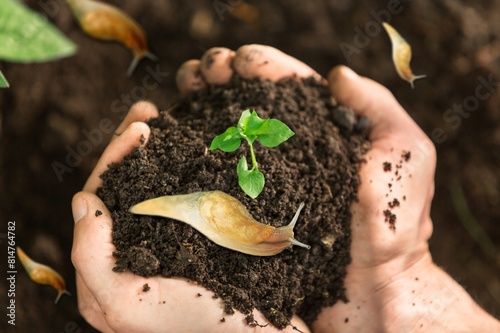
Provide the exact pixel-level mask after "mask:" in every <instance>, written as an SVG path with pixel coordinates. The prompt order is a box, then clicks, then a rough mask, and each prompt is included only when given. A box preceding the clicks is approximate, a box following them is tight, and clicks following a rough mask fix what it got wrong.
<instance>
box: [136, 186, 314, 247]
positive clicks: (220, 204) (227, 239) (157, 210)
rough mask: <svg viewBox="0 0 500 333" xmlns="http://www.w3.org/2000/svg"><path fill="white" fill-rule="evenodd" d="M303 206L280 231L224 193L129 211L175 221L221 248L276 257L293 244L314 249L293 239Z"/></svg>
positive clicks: (182, 197)
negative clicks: (186, 225) (255, 217)
mask: <svg viewBox="0 0 500 333" xmlns="http://www.w3.org/2000/svg"><path fill="white" fill-rule="evenodd" d="M303 207H304V203H301V204H300V206H299V209H297V212H296V213H295V216H294V217H293V219H292V222H290V224H288V225H287V226H283V227H279V228H275V227H273V226H270V225H266V224H263V223H260V222H257V221H255V220H254V218H253V217H252V216H251V215H250V213H249V212H248V210H247V209H246V208H245V206H244V205H243V204H242V203H241V202H240V201H239V200H238V199H236V198H234V197H232V196H230V195H229V194H226V193H224V192H221V191H211V192H195V193H191V194H181V195H172V196H164V197H159V198H154V199H150V200H146V201H143V202H141V203H138V204H136V205H134V206H132V207H131V208H130V212H131V213H133V214H142V215H155V216H162V217H168V218H172V219H176V220H178V221H181V222H184V223H187V224H189V225H190V226H192V227H193V228H195V229H196V230H198V231H199V232H201V233H202V234H203V235H205V236H206V237H207V238H208V239H210V240H211V241H212V242H214V243H216V244H218V245H220V246H223V247H226V248H228V249H231V250H234V251H238V252H241V253H245V254H250V255H253V256H273V255H275V254H278V253H280V252H282V251H283V250H284V249H286V248H290V247H291V246H292V245H297V246H301V247H305V248H307V249H309V248H311V247H310V246H309V245H306V244H303V243H301V242H299V241H298V240H296V239H295V238H293V236H294V234H293V227H294V226H295V223H296V222H297V219H298V218H299V214H300V211H301V210H302V208H303Z"/></svg>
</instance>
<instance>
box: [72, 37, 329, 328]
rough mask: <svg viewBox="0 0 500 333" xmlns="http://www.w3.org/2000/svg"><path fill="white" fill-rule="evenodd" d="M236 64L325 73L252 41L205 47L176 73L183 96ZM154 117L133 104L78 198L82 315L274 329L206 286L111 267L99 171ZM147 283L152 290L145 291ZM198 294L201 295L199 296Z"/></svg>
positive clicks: (133, 143)
mask: <svg viewBox="0 0 500 333" xmlns="http://www.w3.org/2000/svg"><path fill="white" fill-rule="evenodd" d="M233 70H236V71H237V72H238V74H239V75H240V76H242V77H244V78H253V77H257V76H259V77H263V78H266V79H271V80H278V79H280V78H283V77H287V76H293V75H297V77H308V76H311V75H314V76H316V77H317V78H320V76H319V75H318V74H317V73H316V72H314V71H313V70H312V69H311V68H309V67H308V66H306V65H305V64H303V63H302V62H300V61H298V60H296V59H294V58H292V57H289V56H288V55H285V54H283V53H282V52H280V51H278V50H276V49H274V48H272V47H267V46H259V45H247V46H243V47H241V48H240V49H239V50H238V51H237V52H236V53H235V52H233V51H230V50H228V49H224V48H214V49H211V50H209V51H207V52H206V53H205V55H204V56H203V57H202V59H201V62H200V61H199V60H191V61H188V62H186V63H184V64H183V65H182V66H181V68H180V69H179V71H178V73H177V85H178V87H179V90H180V92H181V95H187V94H188V93H189V92H190V91H193V90H199V89H205V87H206V86H207V85H209V84H221V83H225V82H227V81H228V80H229V78H230V77H231V75H232V74H233ZM157 116H158V111H157V109H156V108H155V107H154V106H153V105H152V104H150V103H147V102H140V103H137V104H135V105H134V106H133V107H132V108H131V110H130V112H129V114H128V115H127V117H126V118H125V119H124V120H123V122H122V124H121V125H120V126H119V128H118V129H117V131H116V132H117V133H119V136H117V137H114V138H113V140H112V141H111V143H110V144H109V146H108V147H107V148H106V150H105V151H104V153H103V155H102V156H101V158H100V160H99V162H98V163H97V165H96V167H95V169H94V170H93V172H92V174H91V175H90V178H89V179H88V181H87V183H86V184H85V186H84V188H83V191H82V192H79V193H77V194H76V195H75V196H74V198H73V202H72V208H73V216H74V220H75V229H74V242H73V250H72V261H73V264H74V266H75V268H76V283H77V289H78V291H77V294H78V306H79V309H80V313H81V314H82V316H83V317H84V318H85V319H86V320H87V321H88V322H89V323H90V324H91V325H92V326H94V327H95V328H96V329H98V330H100V331H102V332H204V333H206V332H221V331H224V332H252V331H253V332H256V331H258V332H277V331H278V330H277V329H276V328H274V327H272V326H271V325H269V326H267V327H250V326H248V325H247V324H246V320H245V315H243V314H242V313H240V312H236V313H235V314H234V315H231V316H228V315H225V314H224V310H223V305H222V303H221V301H220V300H216V299H213V298H212V294H211V293H210V292H208V290H207V289H205V288H203V287H201V286H198V285H195V284H193V283H189V282H187V281H186V280H185V279H181V278H164V277H152V278H144V277H141V276H138V275H134V274H133V273H131V272H123V273H116V272H113V271H112V268H113V267H114V265H115V258H114V257H113V252H114V251H115V246H114V245H113V241H112V232H111V230H112V223H113V221H112V219H111V215H110V212H109V211H108V209H107V208H106V207H105V205H104V204H103V202H102V201H101V200H100V199H99V198H98V197H97V196H96V195H95V192H96V190H97V188H98V187H99V186H100V185H101V179H100V178H99V176H100V175H101V174H102V173H103V172H104V171H106V170H107V168H108V165H110V164H111V163H114V162H120V161H121V160H122V159H123V158H124V157H125V156H126V155H127V154H129V153H130V152H131V151H132V149H133V148H134V147H137V146H143V145H145V144H146V142H147V139H148V138H149V134H150V129H149V127H148V126H147V125H146V124H145V123H144V121H146V120H147V119H149V118H153V117H157ZM142 138H145V139H146V140H142ZM141 141H143V143H141ZM97 211H100V212H101V213H102V214H101V215H99V213H97ZM145 284H147V285H148V286H149V288H150V290H149V291H148V292H143V286H144V285H145ZM197 294H201V295H203V296H202V297H197ZM253 315H254V318H255V320H256V321H257V322H259V323H266V322H267V320H266V319H265V318H264V316H263V315H262V314H261V313H260V312H258V311H257V310H254V312H253ZM222 318H224V319H225V322H224V323H222V322H221V319H222ZM291 325H292V326H296V328H297V329H299V330H300V331H302V332H309V329H308V328H307V327H306V325H305V324H304V323H303V322H302V321H301V320H300V319H299V318H298V317H294V318H292V322H291ZM292 326H288V327H286V328H285V330H284V332H293V331H294V329H293V327H292ZM295 332H296V331H295Z"/></svg>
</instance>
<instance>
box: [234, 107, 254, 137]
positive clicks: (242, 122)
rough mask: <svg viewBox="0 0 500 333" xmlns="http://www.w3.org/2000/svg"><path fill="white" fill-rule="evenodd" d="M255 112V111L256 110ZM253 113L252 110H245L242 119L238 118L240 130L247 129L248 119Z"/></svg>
mask: <svg viewBox="0 0 500 333" xmlns="http://www.w3.org/2000/svg"><path fill="white" fill-rule="evenodd" d="M254 112H255V111H254ZM250 115H251V113H250V110H245V111H243V112H242V113H241V117H240V120H238V125H237V126H238V130H240V132H241V133H245V129H246V127H247V120H248V118H249V117H250Z"/></svg>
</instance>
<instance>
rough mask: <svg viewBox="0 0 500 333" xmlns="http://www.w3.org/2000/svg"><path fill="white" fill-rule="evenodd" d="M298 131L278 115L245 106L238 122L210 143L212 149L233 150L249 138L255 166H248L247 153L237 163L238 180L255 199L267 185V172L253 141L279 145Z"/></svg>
mask: <svg viewBox="0 0 500 333" xmlns="http://www.w3.org/2000/svg"><path fill="white" fill-rule="evenodd" d="M294 134H295V133H294V132H293V131H292V130H291V129H290V128H289V127H288V126H287V125H285V124H284V123H282V122H281V121H279V120H277V119H262V118H260V117H259V116H258V115H257V112H255V110H254V111H252V112H251V113H250V110H245V111H243V113H242V114H241V117H240V120H238V124H237V125H236V127H235V126H231V127H229V128H228V129H227V130H226V131H225V132H224V133H222V134H221V135H217V136H216V137H215V138H214V139H213V140H212V144H211V145H210V150H215V149H220V150H222V151H225V152H232V151H235V150H236V149H238V148H239V147H240V145H241V140H242V139H245V140H246V141H247V142H248V146H249V147H250V157H251V159H252V168H251V169H250V170H249V169H248V163H247V159H246V157H245V156H243V157H242V158H241V159H240V160H239V162H238V166H237V167H236V172H237V174H238V184H239V185H240V187H241V189H242V190H243V191H244V192H245V193H246V194H247V195H248V196H249V197H251V198H252V199H255V198H257V197H258V196H259V194H260V193H261V192H262V190H263V189H264V183H265V179H264V175H263V174H262V172H260V170H259V166H258V164H257V159H256V158H255V152H254V149H253V143H254V142H255V140H257V139H258V140H259V142H260V143H261V144H262V145H263V146H265V147H269V148H272V147H276V146H278V145H279V144H281V143H283V142H285V141H286V140H288V139H289V138H290V137H292V136H293V135H294Z"/></svg>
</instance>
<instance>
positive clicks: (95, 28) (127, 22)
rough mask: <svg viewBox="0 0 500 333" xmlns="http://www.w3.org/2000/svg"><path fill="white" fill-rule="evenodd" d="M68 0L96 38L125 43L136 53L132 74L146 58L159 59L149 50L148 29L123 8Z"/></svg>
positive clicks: (128, 71)
mask: <svg viewBox="0 0 500 333" xmlns="http://www.w3.org/2000/svg"><path fill="white" fill-rule="evenodd" d="M67 1H68V4H69V6H70V8H71V10H72V11H73V14H74V15H75V16H76V18H77V20H78V23H79V24H80V27H81V28H82V30H83V31H85V33H87V34H88V35H90V36H91V37H94V38H96V39H101V40H114V41H118V42H121V43H122V44H123V45H124V46H125V47H127V48H129V49H130V50H131V51H132V52H133V54H134V59H133V60H132V63H131V64H130V66H129V68H128V70H127V75H128V76H130V75H132V72H133V71H134V69H135V67H136V66H137V64H138V63H139V61H140V60H141V59H142V58H144V57H148V58H150V59H151V60H153V61H156V60H157V58H156V56H155V55H153V54H152V53H151V52H149V50H148V45H147V40H146V35H145V33H144V30H142V28H141V26H140V25H139V24H138V23H137V22H136V21H134V19H133V18H131V17H130V16H129V15H127V14H126V13H124V12H123V11H121V10H119V9H118V8H115V7H113V6H111V5H108V4H105V3H100V2H97V1H92V0H67Z"/></svg>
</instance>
